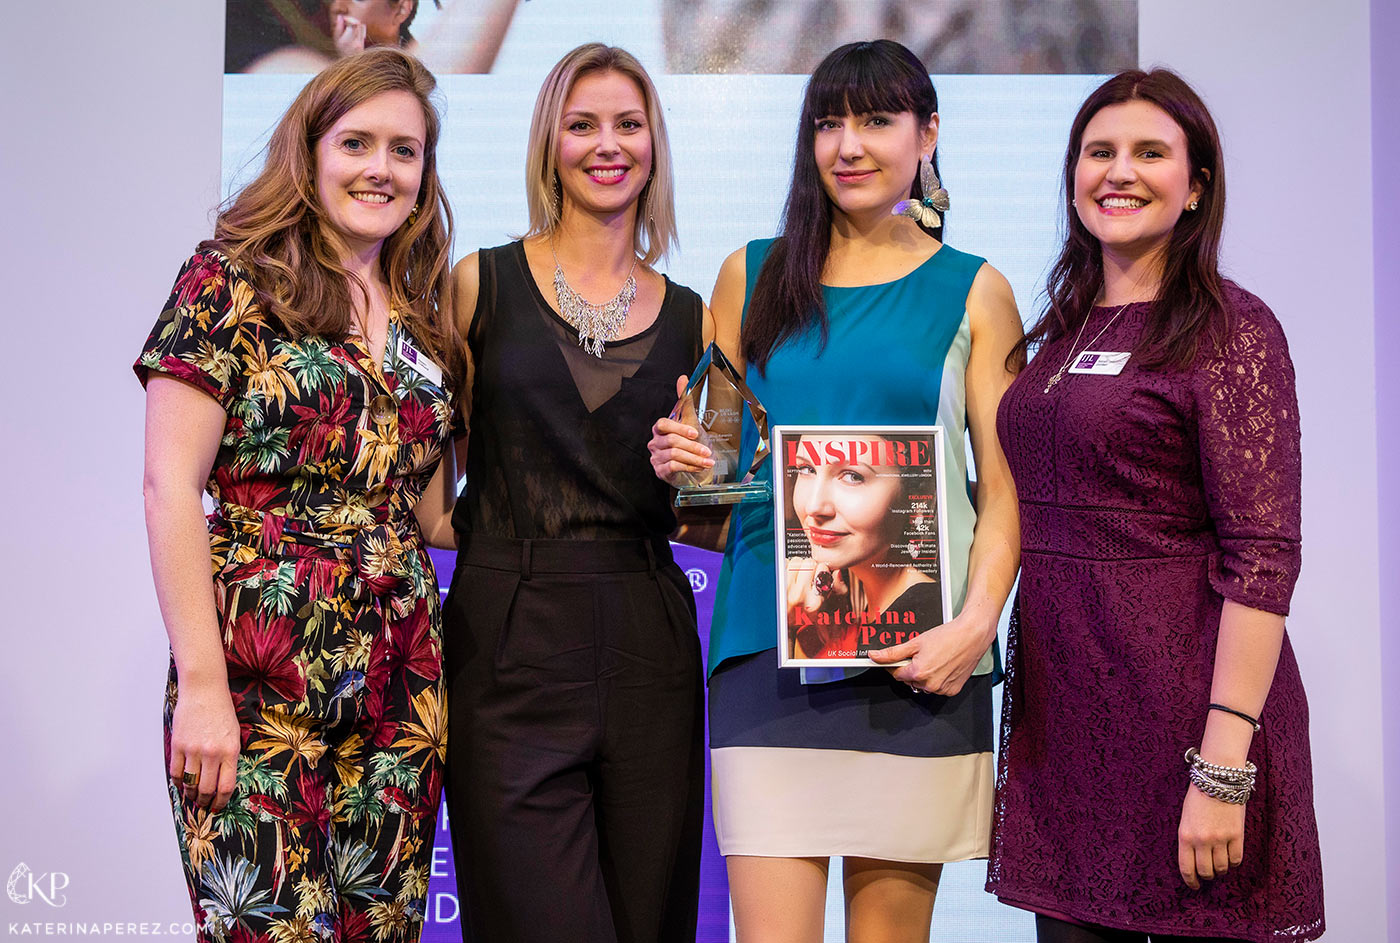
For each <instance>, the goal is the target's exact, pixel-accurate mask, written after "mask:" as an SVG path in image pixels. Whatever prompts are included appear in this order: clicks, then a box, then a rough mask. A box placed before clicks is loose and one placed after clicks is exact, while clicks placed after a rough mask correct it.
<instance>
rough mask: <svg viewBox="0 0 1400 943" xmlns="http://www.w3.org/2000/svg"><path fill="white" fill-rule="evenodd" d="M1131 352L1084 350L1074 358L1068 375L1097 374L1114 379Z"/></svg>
mask: <svg viewBox="0 0 1400 943" xmlns="http://www.w3.org/2000/svg"><path fill="white" fill-rule="evenodd" d="M1132 355H1133V354H1132V351H1128V350H1121V351H1120V350H1086V351H1084V353H1082V354H1080V355H1079V356H1078V357H1076V358H1074V366H1072V367H1070V368H1069V372H1070V373H1097V374H1098V375H1099V376H1103V377H1116V376H1118V374H1120V373H1122V372H1123V367H1124V366H1125V365H1126V364H1127V363H1128V358H1129V357H1131V356H1132Z"/></svg>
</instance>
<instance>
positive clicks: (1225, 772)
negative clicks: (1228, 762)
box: [1186, 747, 1259, 805]
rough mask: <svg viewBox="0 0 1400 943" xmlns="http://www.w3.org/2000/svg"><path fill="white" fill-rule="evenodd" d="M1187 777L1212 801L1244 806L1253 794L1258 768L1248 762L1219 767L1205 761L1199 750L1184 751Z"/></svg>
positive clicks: (1193, 748)
mask: <svg viewBox="0 0 1400 943" xmlns="http://www.w3.org/2000/svg"><path fill="white" fill-rule="evenodd" d="M1186 766H1187V771H1186V773H1187V776H1188V777H1189V778H1190V780H1191V783H1192V785H1194V786H1195V787H1196V788H1197V789H1199V790H1200V791H1201V792H1203V793H1205V794H1206V795H1208V796H1210V797H1211V798H1212V799H1219V800H1220V801H1221V802H1229V803H1232V804H1234V805H1244V804H1245V803H1246V802H1248V801H1249V797H1250V794H1251V793H1253V792H1254V777H1255V774H1256V773H1258V771H1259V768H1258V767H1257V766H1255V765H1254V764H1253V763H1251V762H1249V761H1248V760H1246V761H1245V764H1244V766H1221V765H1219V764H1217V763H1211V762H1209V761H1207V760H1206V759H1205V758H1204V757H1203V756H1201V753H1200V751H1199V750H1197V749H1196V748H1195V747H1191V748H1190V749H1188V750H1187V751H1186Z"/></svg>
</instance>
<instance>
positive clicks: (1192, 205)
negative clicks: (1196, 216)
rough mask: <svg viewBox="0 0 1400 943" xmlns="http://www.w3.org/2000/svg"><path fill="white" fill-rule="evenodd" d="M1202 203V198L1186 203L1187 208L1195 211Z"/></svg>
mask: <svg viewBox="0 0 1400 943" xmlns="http://www.w3.org/2000/svg"><path fill="white" fill-rule="evenodd" d="M1200 205H1201V201H1200V200H1192V201H1191V202H1190V203H1187V204H1186V208H1187V209H1188V210H1190V211H1191V212H1193V213H1194V212H1195V211H1196V210H1197V209H1199V208H1200Z"/></svg>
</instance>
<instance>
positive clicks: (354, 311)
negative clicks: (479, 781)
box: [136, 49, 460, 941]
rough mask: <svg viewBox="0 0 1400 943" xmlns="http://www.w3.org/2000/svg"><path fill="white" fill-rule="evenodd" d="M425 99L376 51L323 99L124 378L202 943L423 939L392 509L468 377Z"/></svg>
mask: <svg viewBox="0 0 1400 943" xmlns="http://www.w3.org/2000/svg"><path fill="white" fill-rule="evenodd" d="M434 85H435V83H434V80H433V78H432V76H431V75H430V74H429V73H428V72H427V70H425V69H424V68H423V67H422V65H421V64H419V63H418V62H417V61H416V60H414V59H413V58H411V57H409V56H407V55H405V54H404V53H402V52H400V51H398V50H394V49H377V50H372V51H369V52H366V53H363V54H361V55H358V56H354V57H350V58H347V59H345V60H342V61H340V62H338V63H336V64H335V65H333V66H331V67H329V68H328V69H326V70H325V71H324V72H322V73H321V74H320V75H318V76H317V77H316V78H314V79H313V80H312V81H311V82H310V83H309V84H308V85H307V86H306V88H305V89H303V90H302V91H301V93H300V94H299V95H298V96H297V98H296V100H295V101H294V102H293V103H292V105H291V107H290V108H289V109H288V111H287V113H286V114H285V115H284V116H283V118H282V120H281V121H280V123H279V124H278V126H277V128H276V130H275V131H274V133H273V135H272V139H271V142H270V143H269V145H268V157H267V164H266V166H265V167H264V168H263V170H262V172H261V173H260V174H259V176H258V177H257V178H256V179H255V180H254V181H253V182H252V183H250V184H249V185H248V186H247V187H246V188H245V189H244V190H243V191H242V192H241V193H239V194H238V196H237V197H236V198H235V199H234V200H233V201H232V203H231V204H230V205H229V206H228V207H227V208H226V209H225V210H224V211H223V212H222V213H221V214H220V216H219V219H218V223H217V225H216V227H215V232H214V238H213V239H212V240H209V241H207V242H205V243H203V244H202V245H201V246H200V247H199V250H198V251H197V252H196V253H195V255H194V256H193V257H191V258H190V260H189V261H188V262H186V263H185V265H184V267H183V268H182V269H181V271H180V274H179V276H178V278H177V279H176V282H175V288H174V291H173V292H172V294H171V296H170V300H169V301H168V302H167V304H166V306H165V310H164V311H163V312H162V314H161V316H160V318H159V319H158V320H157V322H156V325H155V328H154V329H153V330H152V331H151V334H150V337H149V338H148V340H147V341H146V346H145V349H144V350H143V352H142V354H141V357H140V359H139V360H138V361H137V363H136V372H137V375H138V376H139V377H140V379H141V380H142V382H143V383H144V384H146V387H147V397H146V403H147V406H146V461H145V498H146V519H147V529H148V532H149V536H150V551H151V568H152V571H153V573H154V577H155V585H156V593H157V596H158V598H159V601H160V607H161V613H162V616H163V618H164V621H165V626H166V631H167V633H168V634H169V637H170V648H171V667H170V679H169V685H168V688H167V695H166V710H165V753H166V760H167V764H166V766H167V772H168V774H169V783H170V797H171V802H172V805H173V808H174V812H175V820H176V832H177V836H178V838H179V842H180V852H181V857H182V859H183V861H184V866H185V876H186V880H187V882H188V884H189V889H190V896H191V900H192V902H193V905H194V911H195V918H196V923H197V926H198V936H199V939H201V940H225V939H232V940H266V939H276V940H292V939H296V940H301V939H315V938H320V939H325V938H329V937H331V936H334V938H335V939H337V940H344V941H350V940H368V939H371V938H373V939H374V940H376V941H385V940H404V941H412V940H416V939H417V938H418V935H419V931H420V929H421V926H422V920H423V914H424V901H425V898H426V893H427V884H428V867H429V860H430V856H431V853H432V835H433V828H434V823H435V819H436V812H437V807H438V801H439V795H440V793H441V788H442V764H443V760H444V751H445V729H446V716H445V711H444V706H443V697H442V690H443V680H442V667H441V649H440V629H439V612H438V592H437V580H436V577H435V575H434V573H433V568H432V564H431V562H430V561H429V559H428V556H427V553H426V551H425V549H424V538H423V534H422V532H421V530H420V528H419V526H418V525H417V523H416V522H415V519H414V517H413V515H412V514H411V512H412V511H413V509H414V506H415V504H416V503H417V502H418V501H419V500H420V498H421V497H422V496H423V495H424V491H425V489H426V488H427V487H428V485H429V481H430V479H431V478H432V477H433V473H434V470H435V469H436V468H437V467H438V464H439V457H440V455H441V453H442V450H443V447H444V445H445V443H447V441H448V437H449V433H450V421H451V415H452V394H451V390H452V386H453V379H454V377H455V376H457V375H459V374H460V367H458V365H457V363H456V360H455V356H454V351H455V350H456V349H457V344H456V342H455V335H454V333H453V331H452V328H451V324H450V321H449V320H448V319H447V318H446V317H444V316H442V315H441V314H440V312H439V299H440V296H441V293H442V291H443V288H444V285H445V280H446V274H447V266H448V251H449V245H450V237H449V232H450V230H449V227H450V218H449V216H448V213H447V207H446V203H445V201H444V199H443V196H442V191H441V187H440V184H439V181H438V177H437V171H436V167H435V147H436V144H437V139H438V130H439V124H438V117H437V114H436V113H435V111H434V109H433V107H432V105H431V103H430V102H429V95H430V93H431V92H432V90H433V88H434ZM443 477H444V478H449V479H450V477H451V476H450V475H444V476H443ZM202 490H207V491H208V492H209V495H210V496H211V498H212V499H213V512H212V513H211V514H210V515H209V516H208V520H207V526H206V522H205V520H204V508H203V506H202V503H201V500H202V495H201V491H202ZM439 500H441V499H439ZM211 573H212V575H213V578H212V580H211V579H210V574H211Z"/></svg>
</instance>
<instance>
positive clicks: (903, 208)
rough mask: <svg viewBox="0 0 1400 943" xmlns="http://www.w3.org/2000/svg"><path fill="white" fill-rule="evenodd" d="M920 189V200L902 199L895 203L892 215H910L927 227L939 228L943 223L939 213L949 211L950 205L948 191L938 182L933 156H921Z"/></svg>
mask: <svg viewBox="0 0 1400 943" xmlns="http://www.w3.org/2000/svg"><path fill="white" fill-rule="evenodd" d="M919 190H920V192H921V193H922V194H923V196H922V197H921V198H920V199H918V200H900V201H899V202H898V203H896V204H895V205H894V210H893V211H892V213H891V215H894V216H908V217H909V218H910V219H912V220H914V222H916V223H918V224H919V225H920V226H923V227H924V228H926V229H938V228H939V227H941V226H942V225H943V220H942V218H941V217H940V215H939V214H941V213H946V212H948V207H949V205H950V203H949V201H948V191H947V190H945V189H943V185H942V184H941V183H939V182H938V174H936V173H934V170H933V158H932V157H928V156H924V157H921V158H919Z"/></svg>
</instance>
